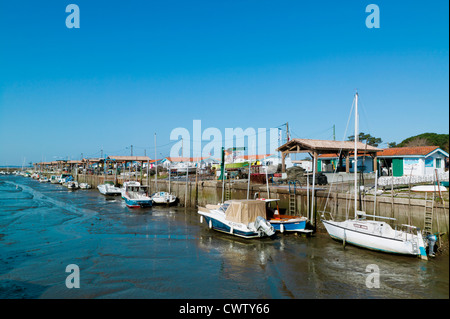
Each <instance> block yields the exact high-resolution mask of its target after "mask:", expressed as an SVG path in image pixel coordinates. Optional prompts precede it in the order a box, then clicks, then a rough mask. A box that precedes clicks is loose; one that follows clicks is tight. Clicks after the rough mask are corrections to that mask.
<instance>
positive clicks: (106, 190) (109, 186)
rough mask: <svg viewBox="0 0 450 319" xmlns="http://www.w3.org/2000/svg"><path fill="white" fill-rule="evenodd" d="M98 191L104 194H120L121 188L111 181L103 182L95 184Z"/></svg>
mask: <svg viewBox="0 0 450 319" xmlns="http://www.w3.org/2000/svg"><path fill="white" fill-rule="evenodd" d="M97 189H98V190H99V192H100V193H101V194H103V195H105V196H116V195H121V194H122V190H121V189H120V188H119V187H115V186H114V183H113V182H105V183H104V184H100V185H98V186H97Z"/></svg>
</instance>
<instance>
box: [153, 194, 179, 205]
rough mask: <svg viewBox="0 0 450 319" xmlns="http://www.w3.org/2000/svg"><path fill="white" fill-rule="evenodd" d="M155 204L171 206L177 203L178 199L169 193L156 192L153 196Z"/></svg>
mask: <svg viewBox="0 0 450 319" xmlns="http://www.w3.org/2000/svg"><path fill="white" fill-rule="evenodd" d="M151 197H152V200H153V204H160V205H161V204H166V205H170V204H173V203H175V201H176V200H177V197H176V196H175V195H172V194H170V193H168V192H156V193H154V194H153V195H152V196H151Z"/></svg>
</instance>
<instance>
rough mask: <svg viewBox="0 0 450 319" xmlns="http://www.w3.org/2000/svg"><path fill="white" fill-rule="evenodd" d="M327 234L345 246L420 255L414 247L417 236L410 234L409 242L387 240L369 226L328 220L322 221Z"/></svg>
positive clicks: (353, 222) (353, 221) (360, 223)
mask: <svg viewBox="0 0 450 319" xmlns="http://www.w3.org/2000/svg"><path fill="white" fill-rule="evenodd" d="M322 222H323V224H324V225H325V228H326V229H327V232H328V234H329V235H330V236H331V238H333V239H335V240H337V241H343V242H345V244H350V245H353V246H358V247H361V248H366V249H370V250H376V251H380V252H385V253H391V254H400V255H411V256H418V255H421V250H419V248H420V246H423V245H420V244H419V245H417V246H416V247H415V245H414V242H417V240H418V239H417V236H416V237H413V236H415V235H412V234H410V236H411V239H410V240H402V239H398V238H388V237H385V236H382V235H381V234H379V235H378V234H376V231H375V230H373V227H372V229H371V227H370V225H369V224H367V223H364V222H362V221H358V220H348V221H343V222H336V221H330V220H322Z"/></svg>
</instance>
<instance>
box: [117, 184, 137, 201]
mask: <svg viewBox="0 0 450 319" xmlns="http://www.w3.org/2000/svg"><path fill="white" fill-rule="evenodd" d="M140 185H141V183H139V182H138V181H128V182H123V185H122V187H121V188H120V192H121V195H122V198H123V199H125V192H126V188H127V186H140Z"/></svg>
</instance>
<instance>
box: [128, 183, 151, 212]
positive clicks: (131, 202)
mask: <svg viewBox="0 0 450 319" xmlns="http://www.w3.org/2000/svg"><path fill="white" fill-rule="evenodd" d="M122 196H123V198H124V199H125V205H127V207H130V208H139V207H151V206H152V205H153V200H152V198H151V197H150V196H148V186H141V185H139V186H129V185H127V186H126V189H125V192H124V193H123V195H122Z"/></svg>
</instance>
